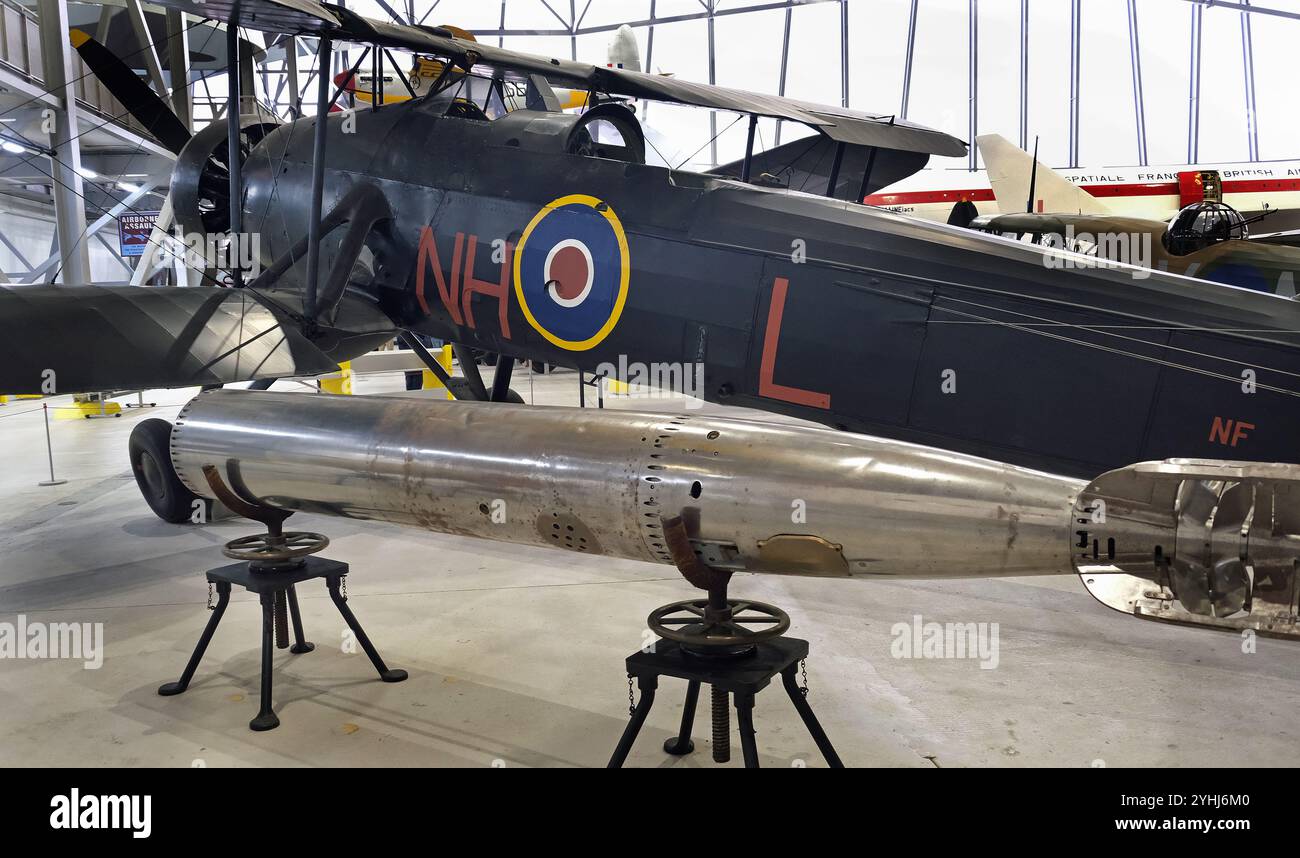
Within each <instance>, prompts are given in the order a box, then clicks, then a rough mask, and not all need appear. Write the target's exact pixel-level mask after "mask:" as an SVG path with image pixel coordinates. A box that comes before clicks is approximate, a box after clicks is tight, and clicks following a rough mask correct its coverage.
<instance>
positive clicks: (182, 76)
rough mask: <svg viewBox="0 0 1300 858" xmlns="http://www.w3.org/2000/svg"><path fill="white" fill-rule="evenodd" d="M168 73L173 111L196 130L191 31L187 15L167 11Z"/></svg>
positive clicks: (186, 124)
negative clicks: (191, 70) (191, 86)
mask: <svg viewBox="0 0 1300 858" xmlns="http://www.w3.org/2000/svg"><path fill="white" fill-rule="evenodd" d="M167 73H168V75H170V77H171V84H172V110H174V111H175V112H176V117H177V118H178V119H180V121H181V124H182V125H184V126H185V128H186V129H187V130H189V131H193V130H194V108H193V106H192V104H191V101H190V31H189V29H188V28H187V27H186V24H185V13H184V12H177V11H174V10H170V9H169V10H168V11H167Z"/></svg>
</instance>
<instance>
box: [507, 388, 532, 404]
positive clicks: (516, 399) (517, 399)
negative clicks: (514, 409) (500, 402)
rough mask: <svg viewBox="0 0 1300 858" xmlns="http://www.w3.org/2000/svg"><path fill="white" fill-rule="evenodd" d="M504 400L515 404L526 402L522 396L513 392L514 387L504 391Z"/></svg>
mask: <svg viewBox="0 0 1300 858" xmlns="http://www.w3.org/2000/svg"><path fill="white" fill-rule="evenodd" d="M506 402H510V403H513V404H515V405H525V404H527V403H525V402H524V398H523V397H522V396H520V395H519V394H518V393H516V392H515V389H514V388H513V387H512V388H510V389H509V390H507V391H506Z"/></svg>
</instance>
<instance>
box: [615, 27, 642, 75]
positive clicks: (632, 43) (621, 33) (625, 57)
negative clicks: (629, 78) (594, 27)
mask: <svg viewBox="0 0 1300 858" xmlns="http://www.w3.org/2000/svg"><path fill="white" fill-rule="evenodd" d="M607 56H608V58H609V65H610V67H611V68H616V69H626V70H628V71H635V72H639V71H641V48H640V47H639V46H638V45H637V43H636V34H635V33H633V32H632V28H631V27H629V26H628V25H627V24H624V25H623V26H621V27H619V28H618V29H617V30H615V31H614V38H612V39H610V40H609V52H608V54H607Z"/></svg>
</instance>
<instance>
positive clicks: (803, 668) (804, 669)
mask: <svg viewBox="0 0 1300 858" xmlns="http://www.w3.org/2000/svg"><path fill="white" fill-rule="evenodd" d="M799 672H800V674H801V676H802V678H803V687H802V688H800V689H799V693H800V694H802V695H803V696H804V697H807V696H808V659H806V658H801V659H799Z"/></svg>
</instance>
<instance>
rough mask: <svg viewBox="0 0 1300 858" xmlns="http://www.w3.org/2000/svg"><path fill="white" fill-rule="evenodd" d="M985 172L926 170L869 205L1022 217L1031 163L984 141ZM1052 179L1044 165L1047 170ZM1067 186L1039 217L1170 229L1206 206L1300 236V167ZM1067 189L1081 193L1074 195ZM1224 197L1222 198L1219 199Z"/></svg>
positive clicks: (1045, 202)
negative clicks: (1125, 221)
mask: <svg viewBox="0 0 1300 858" xmlns="http://www.w3.org/2000/svg"><path fill="white" fill-rule="evenodd" d="M978 142H979V145H980V153H981V155H982V156H983V160H984V164H985V167H986V170H978V171H971V170H927V171H924V172H921V173H917V174H915V175H913V176H910V177H908V178H907V179H904V180H902V181H900V182H898V183H896V184H893V185H890V186H889V187H888V188H885V189H883V190H881V191H877V192H876V193H874V194H871V195H869V196H867V197H866V198H865V202H866V203H867V204H868V205H873V206H883V207H885V208H888V209H891V210H893V211H896V212H899V213H902V214H908V215H912V216H914V217H920V218H925V219H927V220H937V221H947V220H948V217H949V215H950V214H951V213H952V211H953V206H954V205H956V204H957V203H959V202H962V201H968V202H970V203H973V204H974V206H975V208H976V209H977V210H978V213H979V214H981V215H993V214H1006V213H1008V210H1007V209H1005V208H1002V207H1001V206H999V204H998V199H999V194H1001V196H1003V197H1005V198H1006V199H1018V200H1019V201H1020V202H1019V203H1018V204H1017V205H1016V206H1014V207H1013V208H1012V209H1010V211H1015V212H1023V211H1024V210H1025V201H1026V200H1027V199H1028V190H1029V173H1030V169H1029V167H1030V165H1031V164H1032V159H1031V157H1030V155H1029V154H1028V153H1026V152H1024V150H1022V149H1020V148H1019V147H1018V146H1016V145H1015V144H1013V143H1011V142H1010V141H1009V140H1007V139H1006V138H1004V137H1001V136H1000V135H997V134H987V135H982V136H981V137H980V138H979V141H978ZM1040 167H1041V168H1042V170H1044V171H1046V170H1048V169H1051V168H1047V167H1045V166H1044V165H1040ZM1053 173H1054V174H1055V175H1056V176H1058V177H1059V178H1060V179H1061V180H1062V182H1063V183H1064V184H1058V183H1055V182H1051V181H1049V182H1047V183H1042V182H1041V179H1042V177H1043V173H1042V172H1040V175H1039V178H1040V185H1039V188H1038V194H1037V195H1036V198H1035V206H1034V210H1035V211H1038V212H1044V213H1051V212H1057V213H1063V214H1107V215H1117V216H1120V217H1134V218H1142V219H1146V220H1160V221H1167V220H1169V219H1170V218H1172V217H1173V216H1174V215H1175V214H1177V213H1178V212H1179V211H1180V210H1181V209H1183V208H1184V207H1186V206H1188V205H1190V204H1192V203H1197V202H1202V201H1204V200H1207V199H1209V200H1211V201H1215V202H1224V203H1227V204H1228V205H1230V206H1232V207H1233V208H1234V209H1236V210H1237V211H1240V212H1242V213H1243V214H1245V215H1246V216H1247V217H1252V216H1254V215H1256V214H1259V213H1261V212H1263V211H1272V212H1274V213H1273V214H1270V215H1269V218H1268V228H1269V229H1270V230H1279V231H1281V230H1291V229H1296V228H1300V161H1297V160H1292V161H1263V162H1258V163H1251V164H1208V165H1176V166H1166V167H1088V168H1079V169H1059V170H1053ZM999 182H1002V183H1004V187H1005V186H1007V185H1017V187H1018V184H1017V183H1019V184H1023V193H1022V192H1020V191H1019V190H1018V189H1017V190H1012V189H1011V188H1010V187H1008V188H1007V190H1006V191H999V188H998V183H999ZM1066 185H1068V186H1070V187H1073V188H1075V189H1076V190H1075V191H1069V190H1067V188H1066ZM1216 188H1217V191H1218V192H1220V193H1221V196H1220V195H1218V194H1216Z"/></svg>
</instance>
